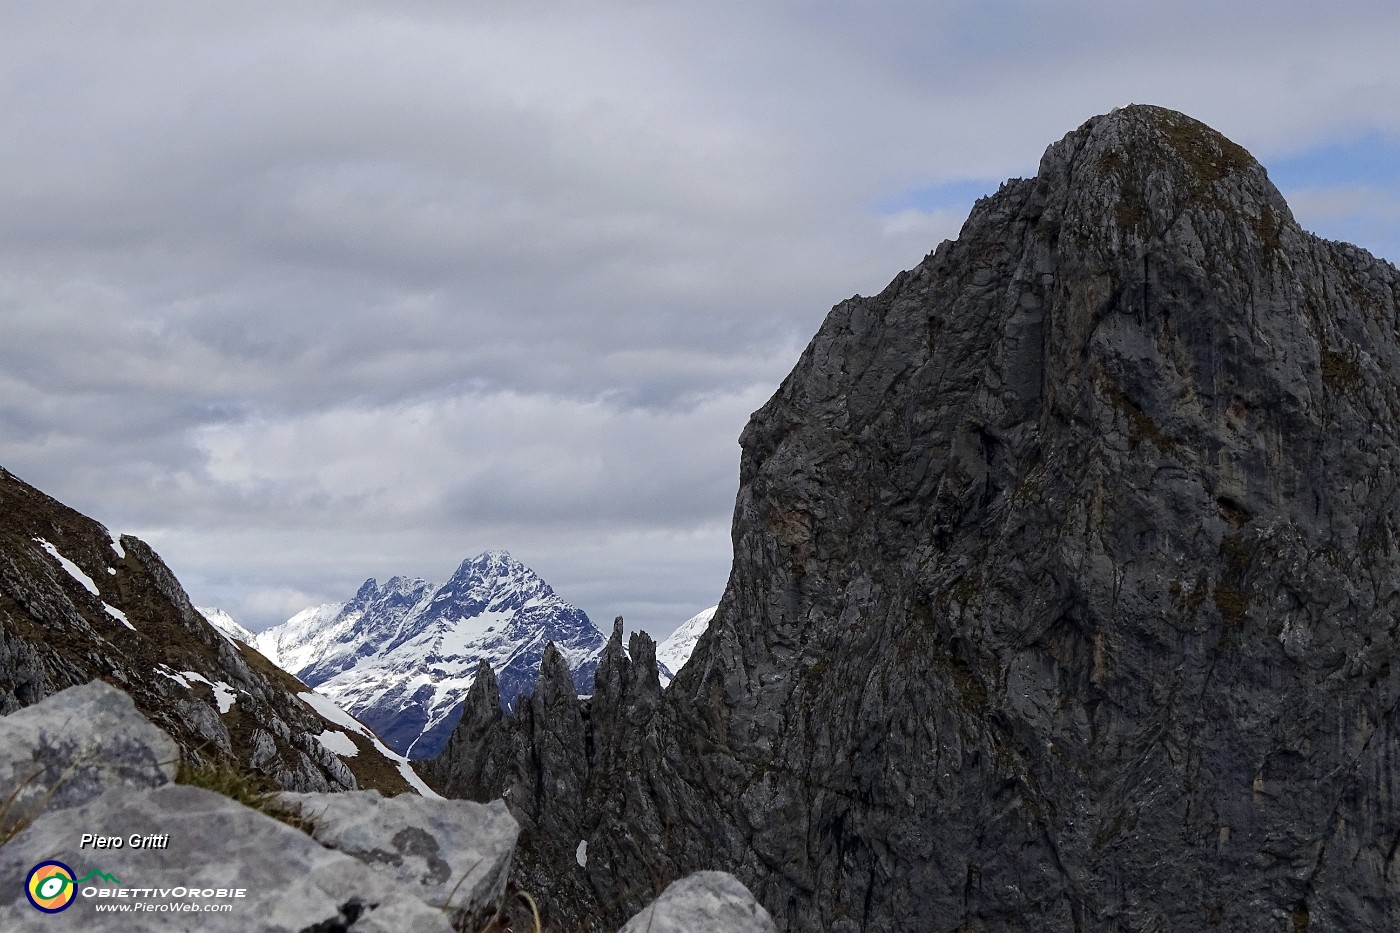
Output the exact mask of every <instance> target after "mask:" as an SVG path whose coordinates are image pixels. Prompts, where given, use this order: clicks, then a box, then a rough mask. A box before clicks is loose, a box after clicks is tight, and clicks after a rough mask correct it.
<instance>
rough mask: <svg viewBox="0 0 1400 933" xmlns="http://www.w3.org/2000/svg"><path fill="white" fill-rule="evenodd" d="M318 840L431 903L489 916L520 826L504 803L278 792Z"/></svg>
mask: <svg viewBox="0 0 1400 933" xmlns="http://www.w3.org/2000/svg"><path fill="white" fill-rule="evenodd" d="M278 799H279V800H280V801H281V802H282V803H283V804H285V805H286V806H287V807H289V808H290V809H292V810H294V811H295V812H297V813H299V814H300V815H301V817H302V818H303V819H306V820H309V821H310V822H311V823H312V829H311V835H312V837H313V838H314V839H315V840H316V841H317V842H319V843H321V844H322V845H324V846H328V847H330V848H332V849H335V850H337V851H339V852H344V853H346V854H348V855H353V856H354V857H355V858H357V859H359V860H360V861H362V862H364V863H365V864H367V865H369V866H371V867H372V868H373V869H374V870H375V871H377V872H379V873H380V874H382V875H384V876H385V877H387V878H390V879H392V880H393V881H394V882H396V883H397V884H398V885H400V886H401V888H400V889H401V890H403V891H405V892H408V893H411V894H413V895H414V896H415V897H417V898H419V899H420V900H422V901H424V902H426V903H428V904H431V905H432V906H434V907H449V906H450V907H451V908H452V910H453V911H454V913H458V914H463V913H465V914H466V915H467V916H468V917H476V918H481V917H486V916H490V915H491V914H494V913H495V912H496V910H497V908H499V907H500V904H501V899H502V897H504V895H505V888H506V879H507V876H508V875H509V873H510V863H511V857H512V856H513V855H514V853H515V843H516V838H517V837H518V836H519V835H520V825H519V824H518V823H517V822H516V821H515V819H514V818H513V817H512V816H511V815H510V812H509V811H508V810H507V809H506V805H505V803H503V802H502V801H500V800H494V801H492V802H491V803H489V804H481V803H473V802H471V801H468V800H434V799H431V798H427V797H415V796H412V795H408V794H404V795H400V796H398V797H383V796H381V795H380V794H379V792H378V791H372V790H370V791H355V792H351V793H342V794H293V793H284V794H280V795H279V796H278Z"/></svg>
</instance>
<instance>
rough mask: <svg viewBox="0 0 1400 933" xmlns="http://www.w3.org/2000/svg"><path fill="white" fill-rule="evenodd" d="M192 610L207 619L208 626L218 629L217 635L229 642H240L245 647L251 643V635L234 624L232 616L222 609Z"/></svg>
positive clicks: (202, 607) (207, 607)
mask: <svg viewBox="0 0 1400 933" xmlns="http://www.w3.org/2000/svg"><path fill="white" fill-rule="evenodd" d="M194 609H195V612H198V613H199V614H200V615H202V616H204V618H206V619H208V620H209V624H210V625H212V626H214V628H216V629H218V630H219V634H220V635H223V636H224V637H225V638H228V639H230V640H231V641H236V642H241V643H242V644H245V645H251V644H252V643H253V638H254V635H253V633H252V632H250V631H248V630H247V629H246V628H244V627H243V626H241V625H239V624H238V623H237V622H235V621H234V619H233V616H231V615H229V614H228V613H227V612H224V611H223V610H222V609H216V608H214V607H213V606H195V607H194Z"/></svg>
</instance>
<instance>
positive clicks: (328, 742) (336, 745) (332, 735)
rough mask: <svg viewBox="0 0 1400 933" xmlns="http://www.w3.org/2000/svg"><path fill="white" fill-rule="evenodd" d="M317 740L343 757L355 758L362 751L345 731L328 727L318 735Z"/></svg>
mask: <svg viewBox="0 0 1400 933" xmlns="http://www.w3.org/2000/svg"><path fill="white" fill-rule="evenodd" d="M316 739H317V741H319V742H320V743H321V744H322V745H324V746H326V748H327V749H328V750H329V751H332V752H334V753H335V754H337V755H339V756H340V757H342V758H354V757H355V756H356V755H358V754H359V753H360V749H359V747H358V746H356V745H355V740H354V739H352V738H350V736H348V735H346V734H345V733H344V732H338V731H336V730H335V729H327V730H326V731H325V732H322V733H321V734H320V735H318V736H316Z"/></svg>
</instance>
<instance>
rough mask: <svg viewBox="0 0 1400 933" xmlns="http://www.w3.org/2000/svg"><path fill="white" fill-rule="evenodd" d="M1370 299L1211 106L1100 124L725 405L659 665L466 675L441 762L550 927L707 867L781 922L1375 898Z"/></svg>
mask: <svg viewBox="0 0 1400 933" xmlns="http://www.w3.org/2000/svg"><path fill="white" fill-rule="evenodd" d="M1397 303H1400V273H1397V271H1396V269H1395V267H1394V266H1392V265H1390V264H1389V263H1386V262H1383V261H1380V260H1377V259H1375V258H1374V257H1372V256H1370V255H1369V254H1367V253H1366V252H1365V251H1363V250H1360V249H1357V248H1356V247H1353V246H1349V245H1346V244H1341V243H1333V242H1328V241H1324V240H1321V239H1318V238H1316V237H1314V236H1311V235H1309V234H1307V233H1305V232H1304V231H1303V230H1301V229H1300V228H1299V226H1298V225H1297V223H1296V222H1295V221H1294V219H1293V217H1292V215H1291V213H1290V211H1289V209H1288V206H1287V204H1286V203H1284V200H1283V199H1282V197H1280V195H1279V193H1278V191H1277V190H1276V189H1275V188H1274V186H1273V185H1272V184H1271V183H1270V182H1269V180H1268V177H1267V174H1266V172H1265V171H1264V169H1263V168H1262V167H1261V166H1260V165H1259V164H1258V163H1257V162H1256V161H1255V160H1254V159H1253V158H1252V157H1251V156H1250V155H1249V154H1248V153H1247V152H1246V151H1245V150H1243V149H1242V148H1240V147H1239V146H1238V145H1236V144H1234V143H1232V142H1231V141H1229V140H1228V139H1226V138H1224V137H1223V136H1221V135H1220V134H1218V133H1216V132H1215V131H1213V130H1211V129H1210V128H1208V127H1206V126H1204V125H1202V124H1200V123H1197V122H1195V121H1193V120H1191V119H1189V118H1187V117H1185V116H1183V115H1181V114H1178V113H1174V112H1172V111H1168V110H1164V109H1160V108H1155V107H1145V106H1134V107H1128V108H1124V109H1122V110H1118V111H1115V112H1113V113H1111V114H1108V115H1105V116H1101V117H1097V118H1095V119H1092V120H1090V121H1089V122H1088V123H1086V124H1085V125H1084V126H1082V127H1080V128H1079V129H1078V130H1076V131H1074V132H1072V133H1070V134H1068V135H1067V136H1066V137H1065V138H1064V139H1063V140H1061V141H1060V142H1058V143H1056V144H1054V145H1052V146H1051V147H1050V148H1049V149H1048V150H1047V151H1046V153H1045V156H1044V158H1043V159H1042V161H1041V164H1040V169H1039V172H1038V174H1037V175H1036V177H1034V178H1031V179H1025V180H1013V181H1010V182H1007V183H1006V184H1005V185H1003V186H1002V188H1001V190H1000V191H999V192H998V193H997V194H995V195H993V196H992V197H989V198H985V199H982V200H980V201H979V202H978V203H977V205H976V206H975V207H974V209H973V211H972V214H971V216H970V217H969V218H968V220H967V222H966V224H965V225H964V227H963V229H962V232H961V234H960V236H959V237H958V239H957V240H956V241H953V242H948V243H944V244H942V245H941V246H939V248H938V249H937V250H936V251H935V252H934V253H932V254H930V255H929V256H928V257H927V258H926V259H925V260H924V261H923V262H922V263H920V264H919V265H918V266H917V267H915V268H914V269H911V270H909V271H908V272H904V273H901V274H900V275H899V276H897V277H896V278H895V280H894V281H893V282H892V283H891V284H890V286H889V287H888V288H887V289H885V291H883V292H882V293H881V294H879V295H877V296H875V297H873V298H861V297H856V298H852V299H850V300H848V301H845V302H842V303H841V304H839V305H837V306H836V307H835V308H834V309H833V310H832V312H831V313H830V315H829V316H828V317H827V319H826V321H825V323H824V324H823V325H822V327H821V329H820V330H819V332H818V333H817V335H816V336H815V337H814V338H813V340H812V342H811V344H810V345H809V346H808V348H807V349H806V351H805V352H804V353H803V355H802V357H801V359H800V360H799V361H798V363H797V366H796V368H795V369H794V370H793V372H792V373H791V374H790V375H789V377H788V378H787V379H786V380H785V381H784V383H783V385H782V386H781V388H780V389H779V390H778V392H777V394H776V395H775V396H774V397H773V399H772V400H771V401H770V402H769V403H768V404H766V405H765V406H764V407H763V408H762V409H761V410H759V411H758V412H757V413H756V414H755V415H754V417H753V419H752V420H751V422H750V423H749V425H748V427H747V428H746V429H745V431H744V433H743V436H742V438H741V444H742V446H743V456H742V461H741V470H740V489H739V494H738V500H737V503H736V507H735V516H734V528H733V538H734V550H735V555H734V564H733V569H732V572H731V576H730V580H729V584H728V587H727V589H726V592H725V595H724V598H723V600H722V601H721V603H720V606H719V609H718V611H717V613H716V615H715V617H714V620H713V622H712V623H711V625H710V628H709V630H708V632H707V633H706V634H705V635H703V636H702V637H701V638H700V640H699V643H698V645H697V646H696V649H695V653H694V655H693V657H692V658H691V660H690V662H689V663H688V664H686V665H685V667H684V669H683V670H682V671H680V672H679V676H678V677H677V679H676V681H675V682H674V683H673V684H672V685H671V687H670V688H669V689H668V690H667V691H666V692H665V693H664V694H660V693H659V691H657V692H656V693H653V692H652V691H651V689H650V685H649V683H648V684H647V685H646V686H645V687H642V688H640V689H637V688H634V687H631V686H628V685H629V684H633V683H639V681H637V679H636V678H632V679H630V680H629V679H628V678H621V679H616V678H615V679H614V680H609V679H608V678H605V676H604V671H605V668H606V669H607V670H616V669H618V668H619V667H621V666H623V665H622V663H621V660H620V659H618V658H616V657H614V658H612V660H611V661H609V660H606V659H605V662H604V664H603V665H600V668H599V677H598V688H597V691H596V693H595V696H594V697H593V700H592V701H591V704H589V705H587V706H581V705H580V704H577V703H570V702H566V700H567V698H566V697H563V696H562V695H561V690H560V687H561V686H562V685H554V686H550V682H549V680H548V678H545V679H544V680H545V682H544V683H542V685H541V688H540V689H539V690H538V691H537V692H536V695H535V700H534V701H533V702H532V703H530V704H522V705H521V707H520V708H519V709H518V710H517V711H516V713H515V714H514V715H513V716H512V717H509V718H507V719H505V720H503V721H497V720H495V719H494V717H495V716H496V715H497V714H496V713H494V712H490V713H488V711H487V710H486V704H484V703H479V704H478V705H473V706H471V709H472V710H476V712H471V711H469V713H468V715H467V716H465V717H464V719H463V722H462V724H461V726H460V727H459V729H458V731H457V733H456V734H455V735H454V737H453V740H452V743H451V744H449V746H448V748H447V750H446V752H445V753H444V755H443V757H442V758H441V759H439V761H438V762H436V763H435V767H434V775H435V778H436V779H438V780H440V781H442V786H444V787H446V788H447V789H448V790H449V791H451V792H453V793H460V794H463V795H478V796H493V795H495V794H499V793H500V792H501V791H503V790H507V789H511V793H510V794H509V795H508V796H507V798H506V799H507V802H508V804H509V805H510V806H511V807H512V810H513V812H516V813H517V816H518V817H519V816H520V814H521V813H522V812H523V813H525V814H526V815H527V816H528V817H529V819H528V820H522V824H523V825H524V827H525V829H524V837H523V843H524V845H525V846H526V848H527V849H528V848H529V847H531V846H534V849H533V851H534V852H536V853H537V857H538V858H540V859H541V860H543V861H545V862H547V863H548V865H549V867H550V868H551V869H552V870H553V872H554V877H557V878H558V879H560V880H559V882H558V884H557V886H556V889H555V892H554V893H555V894H556V896H554V897H552V898H550V901H551V908H552V910H553V911H554V912H555V915H556V916H559V917H567V918H568V919H570V920H574V919H578V920H584V919H585V918H586V917H587V916H589V915H596V914H601V915H603V916H606V917H609V918H610V922H614V923H615V922H616V920H617V919H618V918H619V917H621V916H623V915H625V913H626V911H627V908H628V906H629V905H634V904H636V903H638V902H639V900H641V899H643V898H645V897H646V896H649V894H650V892H648V891H639V890H638V888H639V887H642V888H645V887H647V886H648V885H649V886H651V887H652V888H653V889H654V888H655V887H656V886H658V885H661V884H664V883H665V882H667V881H668V880H669V879H672V878H675V877H678V876H680V875H682V874H685V873H686V872H688V871H691V870H694V869H699V868H726V869H731V870H733V871H734V872H735V873H736V874H737V875H738V877H739V878H740V879H741V880H743V881H744V882H745V883H746V884H748V886H749V887H750V888H751V889H752V890H753V891H754V892H755V894H757V896H758V897H759V899H760V901H762V902H763V903H764V904H765V905H766V906H767V908H768V909H769V910H770V911H771V912H772V913H773V916H774V918H775V920H776V921H777V923H778V925H779V927H780V928H782V929H788V930H804V931H805V930H828V931H842V933H845V931H856V930H877V929H878V930H882V931H884V930H907V931H915V930H919V931H927V930H941V931H968V930H979V931H1012V930H1065V931H1069V930H1077V931H1105V933H1106V931H1117V930H1222V931H1224V930H1233V931H1294V933H1298V931H1307V930H1348V931H1383V930H1393V929H1396V928H1400V887H1397V884H1396V880H1395V879H1396V877H1397V874H1396V873H1397V872H1400V866H1398V865H1396V859H1397V845H1396V840H1397V839H1400V724H1397V718H1396V715H1395V714H1396V707H1397V700H1398V699H1400V664H1397V663H1396V661H1397V656H1396V651H1397V644H1396V639H1397V631H1400V592H1397V588H1398V587H1400V528H1397V523H1398V522H1400V511H1398V510H1397V509H1396V507H1395V499H1396V493H1397V469H1400V382H1397V376H1400V339H1398V338H1397V328H1400V317H1398V316H1397ZM629 690H631V691H632V692H630V693H629ZM590 743H591V745H590ZM600 746H602V747H605V748H607V749H608V750H609V751H608V752H607V754H606V755H600V754H599V753H598V752H597V749H598V748H599V747H600ZM590 747H591V748H593V749H594V754H593V755H592V756H585V757H583V758H579V757H578V756H579V749H580V748H584V749H588V748H590ZM579 761H584V762H588V767H586V768H585V767H580V766H579V764H578V762H579ZM518 787H519V788H540V790H539V792H537V793H536V794H535V796H534V797H533V798H531V799H529V800H521V799H520V798H519V797H517V795H516V794H517V792H516V791H515V790H514V788H518ZM540 828H545V829H547V830H548V831H549V832H557V833H561V834H576V835H565V836H563V837H562V838H564V839H567V840H570V841H571V840H572V839H574V838H579V839H581V840H582V841H586V843H587V847H586V852H587V859H586V864H585V865H583V866H580V865H579V864H578V860H577V859H575V858H574V857H573V856H574V853H573V851H572V848H571V846H569V845H568V844H567V843H565V842H561V841H560V840H555V841H552V842H551V841H549V840H544V841H538V840H536V841H533V842H532V841H531V840H532V837H533V836H534V835H535V834H536V833H538V832H539V830H540ZM531 857H536V856H531ZM639 882H640V883H639ZM546 893H549V892H546ZM580 898H586V899H587V900H588V901H589V902H590V903H589V904H588V906H586V907H583V908H579V907H577V906H576V905H578V904H579V903H580V900H579V899H580ZM593 928H594V929H602V928H603V927H602V925H600V924H594V926H593Z"/></svg>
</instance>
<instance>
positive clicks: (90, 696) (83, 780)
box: [0, 681, 180, 839]
mask: <svg viewBox="0 0 1400 933" xmlns="http://www.w3.org/2000/svg"><path fill="white" fill-rule="evenodd" d="M179 761H180V751H179V748H178V747H177V746H176V745H175V742H174V740H172V739H171V738H170V736H168V735H166V734H165V733H164V732H162V731H161V730H160V729H157V728H156V727H155V726H153V725H152V724H151V723H150V721H149V720H147V719H146V717H144V716H142V715H141V714H140V713H138V712H137V711H136V706H135V704H133V703H132V702H131V697H129V696H127V695H126V694H125V693H123V692H122V691H120V690H118V689H117V688H115V687H110V686H108V685H107V684H104V683H102V682H101V681H93V682H92V683H89V684H83V685H82V686H78V687H69V688H68V689H67V690H62V691H59V692H58V693H56V694H54V695H53V696H51V697H49V698H48V699H47V700H46V701H45V702H43V703H41V704H39V705H36V706H30V707H26V708H25V709H22V710H19V711H17V712H14V713H11V714H9V715H8V716H3V717H0V839H3V837H4V835H5V834H6V831H7V830H8V829H12V828H14V827H16V826H22V825H24V824H25V823H27V822H28V821H29V820H30V819H32V818H33V817H34V816H35V814H37V813H39V812H42V811H44V810H58V809H63V808H65V807H71V806H74V805H76V804H80V803H82V802H84V801H86V800H88V799H89V798H91V797H95V796H97V795H99V794H102V793H104V792H106V791H109V790H125V791H135V790H141V789H146V788H152V787H159V786H161V785H162V784H167V783H169V782H170V781H171V780H173V779H174V777H175V771H176V767H177V766H178V764H179Z"/></svg>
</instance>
